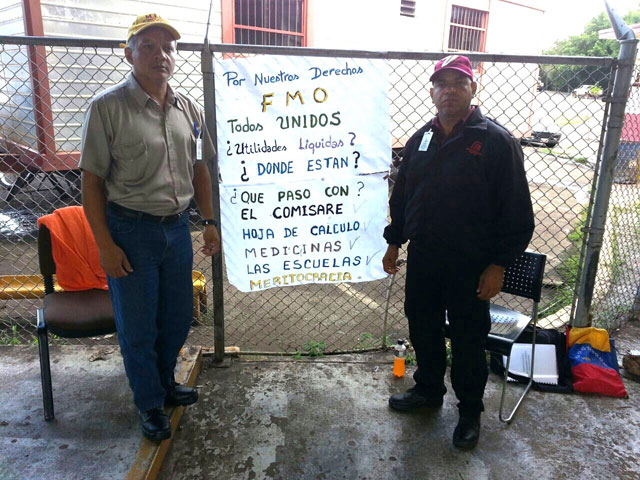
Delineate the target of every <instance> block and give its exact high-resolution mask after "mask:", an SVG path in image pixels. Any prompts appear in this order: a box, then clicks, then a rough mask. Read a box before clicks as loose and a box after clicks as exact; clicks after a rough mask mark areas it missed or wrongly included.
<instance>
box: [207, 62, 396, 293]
mask: <svg viewBox="0 0 640 480" xmlns="http://www.w3.org/2000/svg"><path fill="white" fill-rule="evenodd" d="M382 67H383V64H382V63H381V62H378V61H369V60H359V59H358V60H354V59H332V58H307V57H279V56H278V57H274V56H272V57H269V58H260V57H256V58H244V59H233V60H225V61H222V62H220V63H219V64H217V65H216V118H217V129H218V155H219V168H220V176H221V179H222V185H221V190H220V196H221V206H222V226H223V241H224V249H225V258H226V264H227V272H228V277H229V280H230V282H231V283H232V284H233V285H234V286H236V287H237V288H238V289H240V290H241V291H255V290H262V289H265V288H271V287H274V286H285V285H300V284H303V283H331V282H344V281H365V280H374V279H378V278H382V277H384V275H385V274H384V272H383V270H382V267H381V260H382V254H383V252H384V249H385V248H386V245H385V244H384V240H383V239H382V230H383V228H384V225H385V224H386V212H387V208H386V199H387V191H388V190H387V183H386V181H385V180H384V179H383V177H384V173H379V172H386V171H388V166H389V162H390V159H391V149H390V136H389V114H388V108H387V98H386V79H385V75H384V73H383V71H382Z"/></svg>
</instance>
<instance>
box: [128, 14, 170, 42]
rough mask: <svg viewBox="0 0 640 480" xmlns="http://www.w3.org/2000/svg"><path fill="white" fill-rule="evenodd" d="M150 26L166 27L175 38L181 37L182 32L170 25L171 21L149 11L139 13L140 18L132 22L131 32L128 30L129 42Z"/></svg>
mask: <svg viewBox="0 0 640 480" xmlns="http://www.w3.org/2000/svg"><path fill="white" fill-rule="evenodd" d="M150 27H161V28H164V29H165V30H166V31H168V32H169V33H170V34H171V36H172V37H173V39H174V40H179V39H180V34H179V33H178V31H177V30H176V29H175V28H173V27H172V26H171V25H169V22H167V21H166V20H165V19H164V18H162V17H161V16H160V15H158V14H156V13H148V14H146V15H138V18H136V19H135V21H134V22H133V23H132V24H131V26H130V27H129V32H127V43H128V42H129V40H131V37H133V36H134V35H137V34H139V33H140V32H142V31H143V30H146V29H147V28H150Z"/></svg>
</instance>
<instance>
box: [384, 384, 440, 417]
mask: <svg viewBox="0 0 640 480" xmlns="http://www.w3.org/2000/svg"><path fill="white" fill-rule="evenodd" d="M389 406H390V407H391V408H393V409H394V410H398V411H400V412H408V411H410V410H413V409H416V408H422V407H426V408H439V407H441V406H442V397H437V398H432V397H427V396H425V395H422V394H421V393H419V392H418V391H417V390H416V388H415V387H413V388H410V389H409V390H407V391H406V392H404V393H396V394H395V395H391V397H389Z"/></svg>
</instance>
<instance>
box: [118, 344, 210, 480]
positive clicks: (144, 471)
mask: <svg viewBox="0 0 640 480" xmlns="http://www.w3.org/2000/svg"><path fill="white" fill-rule="evenodd" d="M201 362H202V349H201V348H200V347H191V348H190V349H189V350H187V351H184V352H182V353H181V354H180V358H179V362H178V371H177V372H176V381H177V382H178V383H182V384H185V385H188V386H190V387H193V386H194V385H195V384H196V380H197V378H198V375H199V374H200V366H201ZM184 408H185V407H175V408H174V409H173V410H168V411H167V413H168V414H169V419H170V421H171V438H168V439H167V440H163V441H162V442H160V443H155V442H152V441H150V440H147V439H146V438H144V437H143V438H142V441H141V442H140V447H139V449H138V453H137V455H136V458H135V460H134V461H133V465H131V469H130V470H129V473H128V474H127V476H126V477H125V478H126V480H154V479H155V478H156V477H157V476H158V474H159V473H160V467H162V462H163V460H164V457H165V455H166V454H167V451H168V450H169V446H170V445H171V441H172V440H173V438H174V436H175V434H176V430H177V428H178V424H179V423H180V418H181V417H182V414H183V412H184Z"/></svg>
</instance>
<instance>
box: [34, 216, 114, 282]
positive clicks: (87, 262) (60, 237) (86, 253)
mask: <svg viewBox="0 0 640 480" xmlns="http://www.w3.org/2000/svg"><path fill="white" fill-rule="evenodd" d="M41 223H43V224H44V225H45V226H46V227H47V228H48V229H49V231H50V232H51V249H52V253H53V260H54V261H55V262H56V277H57V278H58V284H59V285H60V287H62V289H63V290H67V291H75V290H89V289H92V288H98V289H101V290H107V289H108V287H107V276H106V275H105V273H104V270H103V269H102V267H101V266H100V256H99V254H98V246H97V245H96V241H95V239H94V238H93V233H92V232H91V227H89V222H88V221H87V218H86V217H85V216H84V210H83V209H82V207H64V208H59V209H58V210H56V211H54V212H53V213H52V214H50V215H44V216H42V217H40V218H39V219H38V226H40V224H41Z"/></svg>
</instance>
